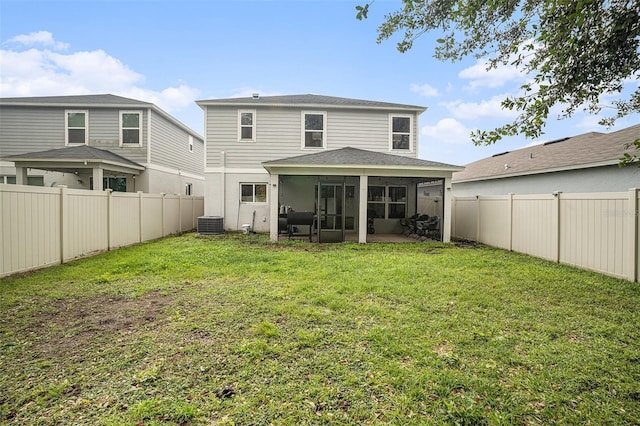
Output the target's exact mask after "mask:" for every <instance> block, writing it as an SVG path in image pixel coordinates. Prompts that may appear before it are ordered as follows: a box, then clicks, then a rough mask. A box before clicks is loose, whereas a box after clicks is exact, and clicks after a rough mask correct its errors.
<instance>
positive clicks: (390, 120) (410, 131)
mask: <svg viewBox="0 0 640 426" xmlns="http://www.w3.org/2000/svg"><path fill="white" fill-rule="evenodd" d="M394 118H408V119H409V133H406V132H394V131H393V119H394ZM413 126H414V123H413V115H412V114H389V151H391V152H413V138H414V132H413ZM396 134H397V135H408V136H409V147H408V148H394V147H393V136H394V135H396Z"/></svg>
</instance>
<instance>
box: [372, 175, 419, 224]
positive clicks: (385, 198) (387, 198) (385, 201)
mask: <svg viewBox="0 0 640 426" xmlns="http://www.w3.org/2000/svg"><path fill="white" fill-rule="evenodd" d="M373 187H376V188H384V193H383V194H382V200H370V199H369V188H373ZM389 188H404V201H392V200H391V195H390V193H391V191H390V190H389ZM408 198H409V187H408V185H400V184H398V185H394V184H386V185H369V186H368V187H367V212H368V211H369V210H370V209H369V205H370V204H373V205H378V206H379V205H383V206H384V217H376V218H375V219H385V220H387V219H406V217H407V208H408ZM392 205H403V206H404V217H402V218H400V217H389V213H390V210H391V208H390V206H392Z"/></svg>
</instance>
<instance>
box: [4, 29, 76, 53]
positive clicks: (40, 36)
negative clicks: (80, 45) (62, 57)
mask: <svg viewBox="0 0 640 426" xmlns="http://www.w3.org/2000/svg"><path fill="white" fill-rule="evenodd" d="M7 43H17V44H22V45H24V46H35V45H42V46H46V47H50V48H53V49H56V50H66V49H68V48H69V44H68V43H62V42H59V41H55V40H54V38H53V34H51V33H50V32H49V31H36V32H32V33H29V34H22V35H17V36H15V37H11V38H10V39H9V40H7Z"/></svg>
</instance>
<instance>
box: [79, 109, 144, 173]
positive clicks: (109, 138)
mask: <svg viewBox="0 0 640 426" xmlns="http://www.w3.org/2000/svg"><path fill="white" fill-rule="evenodd" d="M120 111H140V112H142V123H141V128H140V137H141V142H142V145H141V146H138V145H134V146H120ZM89 146H92V147H94V148H99V149H104V150H107V151H111V152H113V153H115V154H118V155H120V156H122V157H124V158H127V159H129V160H131V161H134V162H136V163H139V164H144V163H146V162H147V110H146V109H136V108H132V109H130V110H129V109H128V110H125V109H115V108H100V109H90V110H89Z"/></svg>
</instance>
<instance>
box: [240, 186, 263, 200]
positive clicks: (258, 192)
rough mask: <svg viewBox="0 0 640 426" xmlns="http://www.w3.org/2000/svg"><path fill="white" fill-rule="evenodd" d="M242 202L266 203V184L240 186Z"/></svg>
mask: <svg viewBox="0 0 640 426" xmlns="http://www.w3.org/2000/svg"><path fill="white" fill-rule="evenodd" d="M240 201H241V202H243V203H266V202H267V184H266V183H242V184H240Z"/></svg>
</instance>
